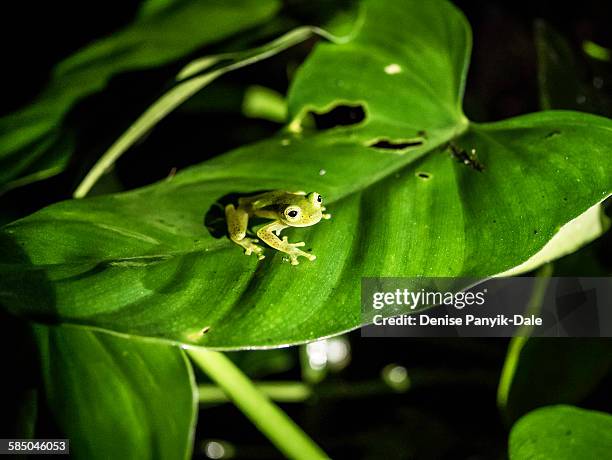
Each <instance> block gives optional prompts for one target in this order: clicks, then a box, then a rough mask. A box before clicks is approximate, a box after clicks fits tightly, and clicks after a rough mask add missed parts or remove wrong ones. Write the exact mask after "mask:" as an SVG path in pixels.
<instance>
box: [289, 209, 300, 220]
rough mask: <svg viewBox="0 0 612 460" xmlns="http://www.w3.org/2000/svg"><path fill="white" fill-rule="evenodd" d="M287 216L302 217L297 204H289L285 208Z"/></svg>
mask: <svg viewBox="0 0 612 460" xmlns="http://www.w3.org/2000/svg"><path fill="white" fill-rule="evenodd" d="M285 217H286V218H287V220H297V219H299V217H300V208H298V207H297V206H289V207H288V208H287V209H285Z"/></svg>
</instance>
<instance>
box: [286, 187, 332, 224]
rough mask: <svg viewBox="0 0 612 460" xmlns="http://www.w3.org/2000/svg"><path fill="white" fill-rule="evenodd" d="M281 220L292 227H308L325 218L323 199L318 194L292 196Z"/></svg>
mask: <svg viewBox="0 0 612 460" xmlns="http://www.w3.org/2000/svg"><path fill="white" fill-rule="evenodd" d="M279 214H280V220H281V221H282V222H283V223H284V224H285V225H289V226H290V227H308V226H310V225H314V224H316V223H318V222H319V221H320V220H321V218H322V217H323V198H321V195H319V194H318V193H317V192H312V193H309V194H307V195H298V194H292V195H291V198H290V199H288V200H287V203H286V204H285V205H284V206H283V207H282V209H281V212H280V213H279Z"/></svg>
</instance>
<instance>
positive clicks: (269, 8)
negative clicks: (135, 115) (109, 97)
mask: <svg viewBox="0 0 612 460" xmlns="http://www.w3.org/2000/svg"><path fill="white" fill-rule="evenodd" d="M142 8H143V9H142V11H141V14H140V15H139V17H138V19H137V20H136V21H135V22H134V23H133V24H132V25H130V26H129V27H126V28H125V29H123V30H121V31H119V32H117V33H114V34H113V35H111V36H109V37H107V38H104V39H101V40H99V41H97V42H95V43H93V44H91V45H89V46H88V47H86V48H84V49H82V50H81V51H79V52H77V53H76V54H74V55H72V56H70V57H68V58H67V59H65V60H64V61H62V62H60V63H59V64H58V65H57V66H56V68H55V69H54V71H53V75H52V78H51V81H50V83H49V85H48V86H47V87H46V88H45V89H44V91H43V92H42V94H40V96H39V97H38V99H37V100H36V101H35V102H34V103H33V104H31V105H29V106H27V107H25V108H24V109H22V110H20V111H18V112H16V113H14V114H10V115H8V116H5V117H3V118H0V192H1V191H3V190H7V189H10V188H13V187H16V186H19V185H24V184H26V183H28V182H32V181H35V180H39V179H42V178H44V177H48V176H51V175H53V174H57V173H58V172H60V171H61V170H62V169H63V168H64V167H65V166H66V164H67V162H68V160H69V158H70V155H71V153H72V150H73V149H74V144H73V142H72V141H71V138H70V135H69V134H67V133H66V132H63V131H62V120H63V119H64V116H65V115H66V113H67V112H68V111H69V109H70V108H71V107H72V106H73V105H74V104H75V103H76V102H77V101H79V100H81V99H83V98H84V97H86V96H88V95H90V94H92V93H95V92H98V91H100V90H102V89H103V88H104V87H105V86H106V84H107V83H108V81H109V80H110V78H111V77H112V76H114V75H116V74H119V73H124V72H129V71H134V70H141V69H146V68H152V67H156V66H161V65H165V64H168V63H170V62H172V61H175V60H177V59H179V58H182V57H184V56H186V55H188V54H189V53H192V52H194V51H196V50H197V49H198V48H199V47H202V46H204V45H207V44H210V43H214V42H217V41H219V40H222V39H224V38H227V37H229V36H231V35H232V34H235V33H237V32H239V31H242V30H245V29H248V28H249V27H253V26H255V25H257V24H260V23H262V22H264V21H266V20H267V19H269V18H270V17H271V16H273V15H274V14H275V13H276V12H277V10H278V8H279V2H278V1H277V0H238V1H232V2H224V1H221V0H213V1H206V2H189V1H173V2H155V1H150V2H145V3H144V5H143V7H142ZM203 24H209V25H208V26H206V27H203Z"/></svg>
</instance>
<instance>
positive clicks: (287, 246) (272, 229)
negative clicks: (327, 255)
mask: <svg viewBox="0 0 612 460" xmlns="http://www.w3.org/2000/svg"><path fill="white" fill-rule="evenodd" d="M286 227H287V226H286V225H284V224H282V223H280V222H272V223H271V224H268V225H266V226H265V227H262V228H260V229H259V230H258V231H257V236H259V238H261V240H262V241H263V242H265V243H266V244H268V245H270V246H272V247H273V248H274V249H277V250H279V251H281V252H284V253H286V254H288V255H289V257H290V258H291V265H297V264H299V262H298V257H299V256H302V257H306V258H307V259H308V260H311V261H312V260H315V259H316V258H317V256H315V255H314V254H309V253H307V252H304V251H302V250H300V249H298V247H301V246H304V245H305V244H306V243H304V242H299V243H289V242H288V241H287V237H286V236H284V237H283V239H282V240H281V239H279V238H278V236H276V235H278V234H279V233H280V231H281V230H283V229H284V228H286ZM275 233H276V235H275Z"/></svg>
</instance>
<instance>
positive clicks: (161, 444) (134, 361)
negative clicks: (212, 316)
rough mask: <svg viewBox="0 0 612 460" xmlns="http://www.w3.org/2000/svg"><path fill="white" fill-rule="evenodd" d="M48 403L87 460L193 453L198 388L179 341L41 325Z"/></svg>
mask: <svg viewBox="0 0 612 460" xmlns="http://www.w3.org/2000/svg"><path fill="white" fill-rule="evenodd" d="M35 332H36V337H37V341H38V344H39V348H40V355H41V364H42V371H43V378H44V384H45V393H46V396H47V403H48V404H49V407H50V409H51V411H52V414H53V416H54V418H55V421H56V422H57V424H58V425H59V427H60V428H61V430H62V431H63V434H64V435H65V436H66V437H67V438H69V439H70V453H71V454H72V455H74V456H75V458H84V459H98V458H99V459H109V458H122V459H172V460H174V459H181V458H184V459H188V458H191V451H192V443H193V431H194V429H195V422H196V416H197V389H196V387H195V381H194V378H193V374H192V370H191V365H190V364H189V362H188V361H187V357H186V356H185V354H184V353H183V351H182V350H181V349H179V348H177V347H173V346H169V345H163V344H157V343H151V342H144V341H142V340H135V339H133V338H123V337H118V336H114V335H110V334H107V333H102V332H92V331H88V330H86V329H83V328H75V327H62V326H58V327H46V326H37V327H36V329H35Z"/></svg>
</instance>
